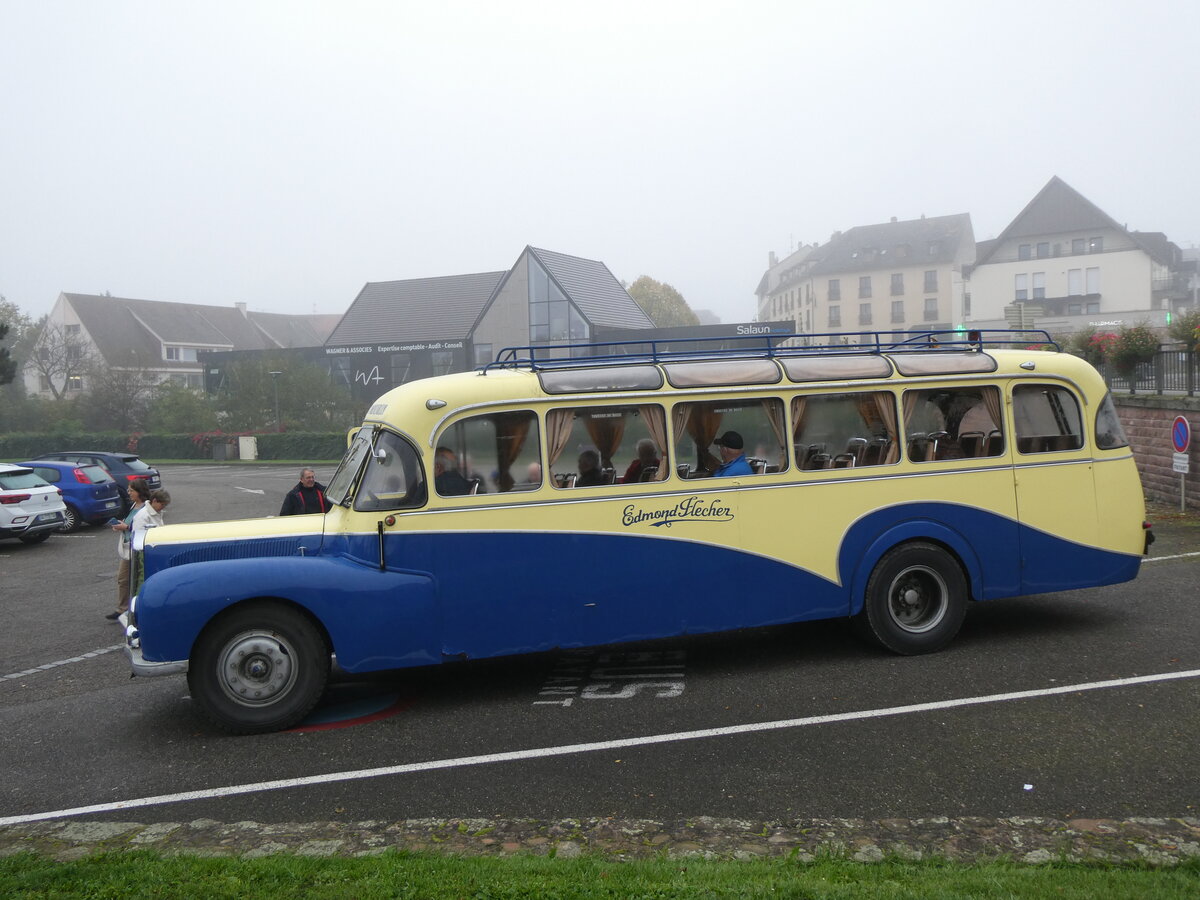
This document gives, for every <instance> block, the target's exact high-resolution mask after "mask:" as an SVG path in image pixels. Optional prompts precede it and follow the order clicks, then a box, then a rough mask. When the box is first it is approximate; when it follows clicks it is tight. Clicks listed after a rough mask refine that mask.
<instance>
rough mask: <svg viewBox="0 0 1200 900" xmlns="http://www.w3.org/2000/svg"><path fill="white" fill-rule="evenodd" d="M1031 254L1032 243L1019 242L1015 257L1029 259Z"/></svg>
mask: <svg viewBox="0 0 1200 900" xmlns="http://www.w3.org/2000/svg"><path fill="white" fill-rule="evenodd" d="M1032 256H1033V245H1032V244H1020V245H1019V246H1018V247H1017V259H1029V258H1030V257H1032Z"/></svg>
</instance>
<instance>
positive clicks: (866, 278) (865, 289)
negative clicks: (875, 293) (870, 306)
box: [858, 275, 871, 298]
mask: <svg viewBox="0 0 1200 900" xmlns="http://www.w3.org/2000/svg"><path fill="white" fill-rule="evenodd" d="M858 296H859V297H860V298H862V297H870V296H871V276H870V275H860V276H859V279H858Z"/></svg>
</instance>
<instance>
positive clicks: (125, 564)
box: [104, 478, 150, 621]
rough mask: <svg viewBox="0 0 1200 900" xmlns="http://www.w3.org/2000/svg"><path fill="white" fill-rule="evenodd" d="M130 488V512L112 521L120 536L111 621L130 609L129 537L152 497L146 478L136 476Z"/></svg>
mask: <svg viewBox="0 0 1200 900" xmlns="http://www.w3.org/2000/svg"><path fill="white" fill-rule="evenodd" d="M128 490H129V512H128V513H126V514H125V518H124V519H123V520H122V521H119V522H118V521H115V520H114V521H113V523H112V530H113V531H115V532H117V534H118V535H120V537H119V538H118V540H117V608H116V609H115V610H113V611H112V612H110V613H109V614H108V615H106V616H105V617H104V618H106V619H108V620H110V621H116V620H117V619H119V618H120V617H121V613H123V612H125V611H126V610H127V609H129V562H130V558H131V554H130V552H129V539H130V537H132V535H131V534H130V529H131V528H132V527H133V519H134V517H135V516H136V515H137V514H138V511H139V510H140V509H141V508H142V506H143V504H145V502H146V500H148V499H149V497H150V485H149V484H148V483H147V482H146V479H145V478H135V479H134V480H133V481H131V482H129V488H128Z"/></svg>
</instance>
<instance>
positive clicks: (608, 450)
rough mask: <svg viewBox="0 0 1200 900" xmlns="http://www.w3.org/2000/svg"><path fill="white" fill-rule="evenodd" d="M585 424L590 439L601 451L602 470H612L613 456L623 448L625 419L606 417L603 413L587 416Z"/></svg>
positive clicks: (618, 416)
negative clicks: (618, 449) (619, 448)
mask: <svg viewBox="0 0 1200 900" xmlns="http://www.w3.org/2000/svg"><path fill="white" fill-rule="evenodd" d="M583 424H584V427H585V428H587V433H588V437H590V438H591V439H592V443H593V444H595V445H596V449H597V450H599V451H600V466H601V468H604V469H611V468H612V467H613V461H612V458H613V454H614V453H616V452H617V448H618V447H620V446H621V438H622V436H624V434H625V417H624V416H623V415H616V416H613V415H607V416H606V415H604V414H603V413H600V414H598V415H595V416H593V415H591V414H585V415H584V419H583Z"/></svg>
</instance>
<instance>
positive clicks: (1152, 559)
mask: <svg viewBox="0 0 1200 900" xmlns="http://www.w3.org/2000/svg"><path fill="white" fill-rule="evenodd" d="M1189 556H1200V551H1197V552H1195V553H1176V554H1175V555H1174V556H1151V557H1150V558H1149V559H1143V560H1142V563H1143V564H1144V563H1152V562H1162V561H1163V560H1164V559H1187V558H1188V557H1189Z"/></svg>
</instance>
